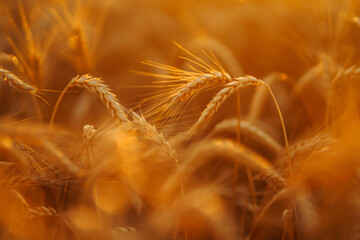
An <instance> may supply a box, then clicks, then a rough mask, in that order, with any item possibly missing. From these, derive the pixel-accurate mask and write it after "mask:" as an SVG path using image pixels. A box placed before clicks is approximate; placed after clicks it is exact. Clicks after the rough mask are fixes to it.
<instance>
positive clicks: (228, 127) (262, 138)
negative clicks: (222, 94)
mask: <svg viewBox="0 0 360 240" xmlns="http://www.w3.org/2000/svg"><path fill="white" fill-rule="evenodd" d="M237 125H238V119H236V118H232V119H226V120H224V121H221V122H219V123H218V124H216V126H215V127H214V129H213V130H212V131H211V133H210V135H215V134H217V133H219V132H224V131H231V132H233V131H235V132H236V130H237ZM240 127H241V131H242V132H243V133H244V134H248V135H250V136H252V137H253V138H254V139H256V141H258V142H260V143H261V144H262V145H264V146H266V147H268V148H269V149H270V150H272V151H273V152H275V153H277V154H280V153H281V152H282V151H283V147H282V146H281V145H280V144H279V143H278V142H277V141H276V140H275V139H274V138H272V137H271V136H270V135H269V134H267V133H266V132H264V131H263V130H262V129H261V128H259V127H257V126H255V125H254V124H252V123H250V122H248V121H245V120H242V121H241V123H240Z"/></svg>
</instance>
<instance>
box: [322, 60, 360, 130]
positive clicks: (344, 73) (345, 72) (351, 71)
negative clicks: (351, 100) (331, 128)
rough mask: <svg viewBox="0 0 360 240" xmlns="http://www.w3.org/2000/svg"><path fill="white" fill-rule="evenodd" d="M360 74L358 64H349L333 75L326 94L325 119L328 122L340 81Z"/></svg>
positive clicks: (331, 117)
mask: <svg viewBox="0 0 360 240" xmlns="http://www.w3.org/2000/svg"><path fill="white" fill-rule="evenodd" d="M359 76H360V67H359V66H355V65H354V66H351V67H349V68H346V69H340V70H339V71H338V73H337V74H336V75H335V77H334V78H333V80H332V81H331V85H330V89H329V93H328V96H327V102H328V106H327V110H326V121H327V123H330V121H331V119H333V117H334V116H333V111H334V108H335V105H336V99H337V94H338V91H339V88H340V87H341V84H342V82H343V81H344V80H345V79H355V78H357V77H359Z"/></svg>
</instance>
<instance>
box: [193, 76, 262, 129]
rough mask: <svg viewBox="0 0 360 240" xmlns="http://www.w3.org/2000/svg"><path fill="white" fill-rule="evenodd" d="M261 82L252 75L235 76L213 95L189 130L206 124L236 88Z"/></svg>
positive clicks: (256, 84)
mask: <svg viewBox="0 0 360 240" xmlns="http://www.w3.org/2000/svg"><path fill="white" fill-rule="evenodd" d="M263 84H264V82H263V81H261V80H258V79H256V78H255V77H253V76H245V77H238V78H235V79H234V81H233V82H230V83H228V84H226V85H225V88H223V89H222V90H221V91H220V92H218V93H217V94H216V95H215V96H214V97H213V99H212V100H211V101H210V103H209V104H208V105H207V107H206V109H205V110H204V111H203V112H202V113H201V116H200V118H199V119H198V121H197V122H196V123H195V125H194V126H193V127H192V129H191V132H195V131H196V129H198V128H200V127H202V126H204V125H206V124H207V122H208V121H209V120H210V119H211V118H212V116H213V115H214V114H215V113H216V112H217V110H218V109H219V108H220V107H221V106H222V104H223V103H224V102H225V101H226V99H228V98H229V97H230V96H231V95H232V94H234V93H235V92H236V91H237V90H239V89H240V88H245V87H247V86H259V85H263Z"/></svg>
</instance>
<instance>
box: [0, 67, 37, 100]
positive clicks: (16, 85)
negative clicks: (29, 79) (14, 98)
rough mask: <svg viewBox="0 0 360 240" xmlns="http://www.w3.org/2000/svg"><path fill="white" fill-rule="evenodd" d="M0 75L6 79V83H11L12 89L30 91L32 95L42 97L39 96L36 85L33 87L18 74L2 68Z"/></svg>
mask: <svg viewBox="0 0 360 240" xmlns="http://www.w3.org/2000/svg"><path fill="white" fill-rule="evenodd" d="M0 76H1V79H2V80H3V81H4V83H6V84H7V85H9V86H10V87H11V88H12V89H14V90H17V91H21V92H28V93H30V94H32V95H35V96H37V97H40V96H39V93H40V92H39V90H38V89H37V88H36V87H33V86H31V85H30V84H27V83H25V82H24V81H23V80H21V79H20V78H19V77H18V76H16V75H15V74H13V73H11V72H10V71H8V70H6V69H3V68H0ZM40 98H41V97H40Z"/></svg>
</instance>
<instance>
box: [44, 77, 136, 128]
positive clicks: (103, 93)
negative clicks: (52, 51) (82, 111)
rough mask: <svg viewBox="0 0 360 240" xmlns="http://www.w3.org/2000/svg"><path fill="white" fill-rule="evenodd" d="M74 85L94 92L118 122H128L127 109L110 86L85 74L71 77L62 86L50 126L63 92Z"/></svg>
mask: <svg viewBox="0 0 360 240" xmlns="http://www.w3.org/2000/svg"><path fill="white" fill-rule="evenodd" d="M74 86H77V87H80V88H85V89H87V90H88V91H89V92H91V93H95V94H96V95H98V96H99V98H100V100H101V101H102V102H103V104H104V105H105V106H106V108H107V110H108V112H109V113H110V115H111V117H113V118H115V119H116V120H118V121H119V122H120V123H128V122H129V119H128V117H127V113H126V112H127V109H126V108H125V107H123V106H122V105H121V104H120V103H119V101H118V99H117V97H116V95H115V94H114V93H113V92H112V91H111V89H110V87H109V86H108V85H106V84H105V83H104V82H103V80H101V79H100V78H94V77H92V76H91V75H89V74H85V75H82V76H76V77H74V78H72V79H71V81H70V82H69V84H68V85H67V86H66V87H65V88H64V90H63V91H62V93H61V95H60V97H59V98H58V100H57V102H56V105H55V107H54V111H53V114H52V116H51V120H50V126H52V125H53V123H54V119H55V115H56V112H57V109H58V107H59V104H60V101H61V99H62V98H63V96H64V94H65V92H66V91H67V89H69V88H71V87H74Z"/></svg>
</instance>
